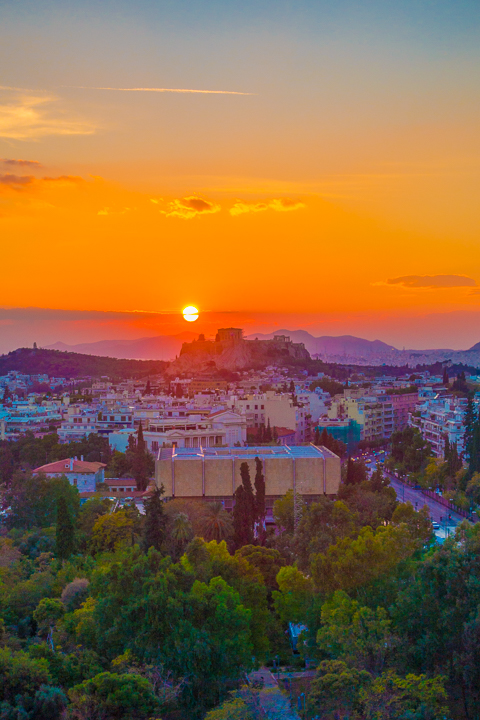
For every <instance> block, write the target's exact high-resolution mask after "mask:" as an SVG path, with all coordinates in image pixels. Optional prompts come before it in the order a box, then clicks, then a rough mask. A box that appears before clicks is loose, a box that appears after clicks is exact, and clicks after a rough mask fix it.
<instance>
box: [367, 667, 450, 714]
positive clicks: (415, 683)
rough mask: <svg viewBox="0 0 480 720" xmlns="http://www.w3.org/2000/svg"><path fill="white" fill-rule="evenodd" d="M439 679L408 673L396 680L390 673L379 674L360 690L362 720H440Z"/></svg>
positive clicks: (443, 711) (442, 706)
mask: <svg viewBox="0 0 480 720" xmlns="http://www.w3.org/2000/svg"><path fill="white" fill-rule="evenodd" d="M444 680H445V679H444V678H443V677H441V676H440V677H433V678H427V677H426V676H425V675H413V674H412V673H410V674H408V675H407V676H406V677H404V678H402V677H399V676H398V675H397V674H396V673H395V672H393V671H392V670H390V671H388V672H385V673H383V674H382V675H381V676H380V677H377V678H375V679H374V680H373V682H372V683H371V684H370V685H367V686H364V687H363V688H362V689H361V690H360V701H361V703H362V706H363V717H364V718H365V720H377V718H382V720H399V718H400V719H403V718H405V720H407V718H408V719H410V718H413V719H415V720H444V718H445V717H446V716H447V713H448V708H447V702H446V701H447V694H446V692H445V688H444Z"/></svg>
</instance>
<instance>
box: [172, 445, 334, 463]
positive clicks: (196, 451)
mask: <svg viewBox="0 0 480 720" xmlns="http://www.w3.org/2000/svg"><path fill="white" fill-rule="evenodd" d="M172 457H176V458H177V457H178V458H194V457H210V458H222V457H230V458H245V459H246V460H248V459H253V458H255V457H259V458H272V457H275V458H282V457H283V458H318V457H322V458H327V457H337V456H336V455H335V454H334V453H332V452H331V450H328V449H327V448H326V447H323V445H322V446H320V447H317V446H316V445H293V446H290V445H267V446H263V445H260V446H254V447H220V448H210V447H209V448H202V447H199V448H160V450H159V453H158V459H159V460H168V459H170V458H172Z"/></svg>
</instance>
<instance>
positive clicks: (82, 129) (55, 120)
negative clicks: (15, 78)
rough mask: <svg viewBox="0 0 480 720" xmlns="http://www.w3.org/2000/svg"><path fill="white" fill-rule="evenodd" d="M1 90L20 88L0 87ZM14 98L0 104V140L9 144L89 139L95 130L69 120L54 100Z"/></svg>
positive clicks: (27, 95)
mask: <svg viewBox="0 0 480 720" xmlns="http://www.w3.org/2000/svg"><path fill="white" fill-rule="evenodd" d="M0 90H15V91H18V90H19V88H7V87H5V86H2V87H0ZM21 92H22V94H15V95H13V96H11V97H10V98H9V99H6V100H4V101H0V137H2V138H9V139H12V140H36V139H37V138H41V137H45V136H48V135H92V134H93V133H94V132H95V129H96V128H95V127H94V126H93V125H92V123H89V122H86V121H84V120H78V119H74V118H71V117H69V116H68V115H67V113H66V112H65V111H64V110H62V108H61V107H59V105H58V98H56V97H53V96H46V95H43V96H41V95H38V94H25V92H26V91H21Z"/></svg>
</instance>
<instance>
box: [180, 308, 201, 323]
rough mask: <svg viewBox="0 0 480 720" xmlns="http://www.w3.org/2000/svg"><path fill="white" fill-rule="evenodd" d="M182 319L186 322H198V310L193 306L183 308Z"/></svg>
mask: <svg viewBox="0 0 480 720" xmlns="http://www.w3.org/2000/svg"><path fill="white" fill-rule="evenodd" d="M183 317H184V318H185V320H186V321H187V322H195V320H198V310H197V308H196V307H194V306H193V305H189V306H188V307H186V308H183Z"/></svg>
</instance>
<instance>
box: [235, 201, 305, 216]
mask: <svg viewBox="0 0 480 720" xmlns="http://www.w3.org/2000/svg"><path fill="white" fill-rule="evenodd" d="M304 207H305V204H304V203H302V202H300V201H299V200H289V199H288V198H274V199H273V200H268V201H265V202H253V203H249V202H244V201H243V200H237V201H236V202H235V205H234V206H233V207H232V208H230V215H234V216H236V215H242V214H243V213H248V212H262V211H263V210H277V211H278V212H286V211H289V210H300V209H301V208H304Z"/></svg>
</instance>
